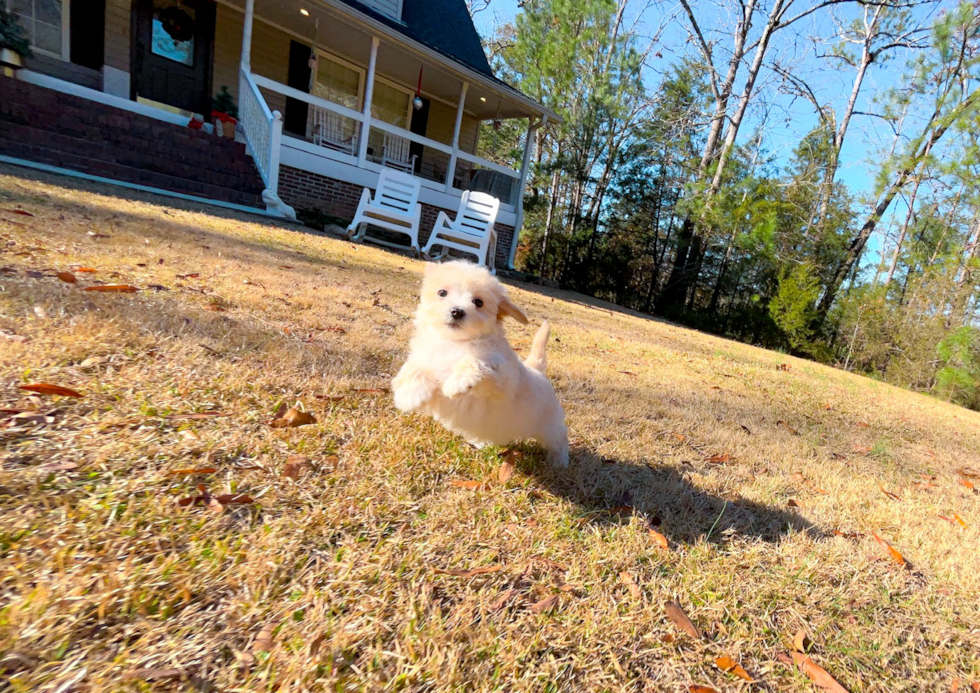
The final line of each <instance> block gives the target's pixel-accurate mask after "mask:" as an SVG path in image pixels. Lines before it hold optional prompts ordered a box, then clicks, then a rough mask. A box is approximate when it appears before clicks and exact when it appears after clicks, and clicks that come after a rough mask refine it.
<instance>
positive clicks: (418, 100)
mask: <svg viewBox="0 0 980 693" xmlns="http://www.w3.org/2000/svg"><path fill="white" fill-rule="evenodd" d="M423 69H425V66H424V65H420V66H419V85H418V86H417V87H416V88H415V98H414V99H412V108H414V109H415V110H416V111H418V110H420V109H421V108H422V70H423Z"/></svg>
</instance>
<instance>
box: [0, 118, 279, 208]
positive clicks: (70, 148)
mask: <svg viewBox="0 0 980 693" xmlns="http://www.w3.org/2000/svg"><path fill="white" fill-rule="evenodd" d="M111 136H112V133H111V132H109V133H106V136H104V137H102V138H96V139H88V138H83V137H75V136H71V135H68V134H64V133H63V132H52V133H44V134H43V135H41V131H38V130H36V129H34V128H32V127H30V126H27V125H14V126H10V127H7V128H3V132H0V142H3V141H4V140H6V141H7V142H10V143H12V144H16V143H18V142H31V143H39V146H42V147H44V148H45V149H54V150H58V151H61V152H64V153H65V154H70V155H72V156H75V157H82V158H88V159H93V160H99V161H104V162H106V163H114V164H120V165H122V166H127V167H130V168H136V169H141V170H145V171H151V172H154V173H160V174H162V175H166V176H171V177H180V178H185V179H188V180H191V181H194V182H197V183H204V184H207V185H214V186H217V187H223V188H230V189H235V190H240V191H242V192H246V193H251V194H254V195H261V194H262V190H263V188H264V187H265V186H264V185H263V184H262V179H261V178H260V177H259V174H258V170H257V169H256V168H255V164H254V162H253V161H252V159H251V157H249V156H248V155H247V154H246V153H245V152H244V148H243V149H242V151H241V156H240V157H239V158H237V159H234V160H232V159H225V160H222V159H218V160H212V158H211V156H210V151H205V152H202V153H201V154H200V155H198V156H199V158H198V159H196V160H194V159H191V158H190V157H189V156H186V155H185V156H182V155H181V152H180V151H179V146H177V147H174V146H173V145H171V144H170V143H167V142H154V141H147V140H137V141H134V142H130V143H128V144H123V143H114V142H113V141H112V139H111ZM175 150H177V151H175ZM202 163H203V165H202Z"/></svg>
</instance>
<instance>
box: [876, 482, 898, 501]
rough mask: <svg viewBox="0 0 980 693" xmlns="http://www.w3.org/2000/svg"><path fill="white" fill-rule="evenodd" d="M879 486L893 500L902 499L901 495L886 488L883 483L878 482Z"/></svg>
mask: <svg viewBox="0 0 980 693" xmlns="http://www.w3.org/2000/svg"><path fill="white" fill-rule="evenodd" d="M878 488H880V489H881V492H882V493H884V494H885V495H886V496H888V497H889V498H891V499H892V500H894V501H900V500H902V497H901V496H899V495H898V494H897V493H892V492H891V491H888V490H886V489H885V487H884V486H882V485H881V484H878Z"/></svg>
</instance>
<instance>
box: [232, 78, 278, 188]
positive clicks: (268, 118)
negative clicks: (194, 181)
mask: <svg viewBox="0 0 980 693" xmlns="http://www.w3.org/2000/svg"><path fill="white" fill-rule="evenodd" d="M241 72H242V79H241V88H240V89H239V94H240V95H241V96H240V97H239V114H238V115H239V123H240V124H241V126H242V134H243V135H244V136H245V142H246V143H247V144H248V148H249V149H250V150H251V153H252V158H253V159H255V165H256V167H257V168H258V169H259V173H260V174H261V176H262V182H264V183H265V187H266V189H267V190H271V191H272V192H273V193H275V192H276V189H277V188H278V185H279V147H280V144H281V142H282V114H281V113H279V111H274V112H273V111H270V110H269V105H268V104H267V103H266V102H265V99H264V98H262V93H261V92H260V91H259V87H258V85H257V84H256V83H255V80H254V79H253V78H252V74H251V73H250V72H248V71H246V70H242V71H241Z"/></svg>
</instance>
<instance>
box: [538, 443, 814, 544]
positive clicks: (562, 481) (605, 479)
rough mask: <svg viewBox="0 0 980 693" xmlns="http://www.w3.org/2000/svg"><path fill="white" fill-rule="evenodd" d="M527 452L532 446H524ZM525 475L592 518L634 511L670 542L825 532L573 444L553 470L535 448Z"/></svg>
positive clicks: (612, 518) (675, 473) (661, 470)
mask: <svg viewBox="0 0 980 693" xmlns="http://www.w3.org/2000/svg"><path fill="white" fill-rule="evenodd" d="M523 449H525V450H527V451H528V452H531V450H532V449H531V448H523ZM527 459H528V462H526V463H525V464H524V465H522V466H523V467H524V470H523V471H525V472H526V473H527V474H529V475H531V476H532V477H534V479H535V482H536V483H537V484H539V485H540V486H542V487H544V488H545V489H546V490H548V491H549V492H550V493H552V494H554V495H556V496H559V497H561V498H565V499H566V500H568V501H570V502H572V503H574V504H575V505H576V506H577V507H578V510H579V511H580V512H581V514H582V516H583V517H585V518H588V519H589V521H590V522H592V523H598V524H621V523H626V522H628V521H629V517H630V515H633V514H635V515H637V516H638V517H639V518H640V519H641V520H645V521H647V522H648V523H650V525H651V526H653V527H655V528H656V529H657V530H658V531H660V532H661V533H662V534H664V536H666V537H667V539H668V540H670V541H671V542H677V543H682V544H694V543H697V542H698V541H700V540H702V539H703V540H705V541H711V542H726V541H728V540H730V539H732V538H735V537H742V538H745V539H754V540H757V541H765V542H777V541H779V540H780V538H781V537H782V536H783V535H786V534H789V533H791V532H805V533H807V534H809V535H810V536H812V537H814V538H817V537H822V536H825V534H826V533H825V532H823V531H822V530H821V529H820V528H819V527H817V526H815V525H813V524H812V523H810V522H809V521H807V520H806V519H805V518H803V517H801V516H800V515H798V514H796V513H794V512H793V511H792V510H790V509H787V508H778V507H773V506H770V505H765V504H762V503H758V502H755V501H750V500H747V499H745V498H742V497H740V496H739V495H738V494H733V495H732V497H730V498H725V497H720V496H715V495H712V494H710V493H707V492H705V491H704V490H702V489H700V488H698V487H697V486H696V485H695V484H694V483H692V481H691V480H690V479H688V478H686V475H685V474H684V473H683V472H682V471H680V470H678V469H675V468H671V467H658V466H654V465H649V466H647V465H642V464H636V463H631V462H624V461H620V460H616V459H608V458H601V457H598V456H596V455H595V454H594V453H593V452H592V451H590V450H587V449H584V448H573V449H572V454H571V463H570V465H569V467H568V469H565V470H553V469H551V468H550V467H548V465H547V463H546V462H544V461H543V460H541V461H538V462H535V463H531V462H530V460H531V459H535V460H540V454H538V453H537V452H536V451H535V452H532V454H531V455H529V456H528V458H527Z"/></svg>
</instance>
